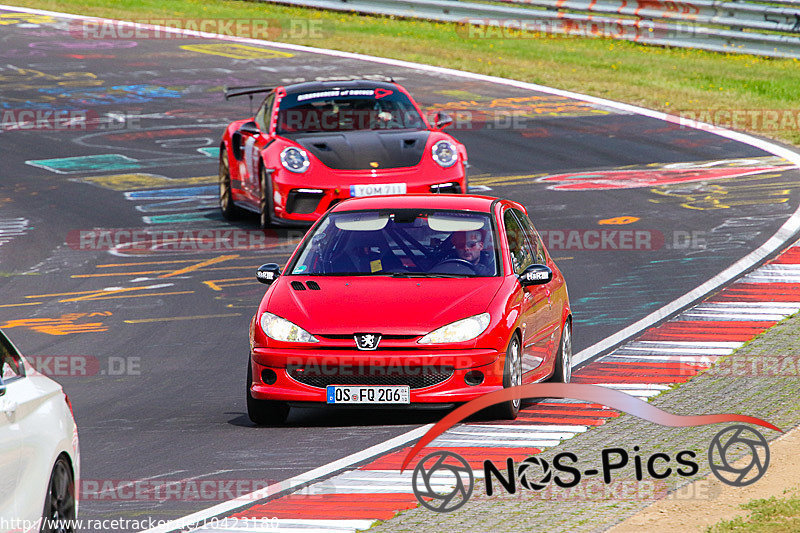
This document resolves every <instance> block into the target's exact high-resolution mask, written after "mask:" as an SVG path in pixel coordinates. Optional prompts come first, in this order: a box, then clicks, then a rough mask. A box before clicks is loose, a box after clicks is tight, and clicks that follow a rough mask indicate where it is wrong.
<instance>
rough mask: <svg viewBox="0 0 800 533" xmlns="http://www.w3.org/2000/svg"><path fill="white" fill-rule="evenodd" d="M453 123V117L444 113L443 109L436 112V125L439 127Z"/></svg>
mask: <svg viewBox="0 0 800 533" xmlns="http://www.w3.org/2000/svg"><path fill="white" fill-rule="evenodd" d="M452 123H453V117H451V116H450V115H448V114H447V113H445V112H444V111H439V112H438V113H436V127H437V128H439V129H443V128H446V127H447V126H449V125H450V124H452Z"/></svg>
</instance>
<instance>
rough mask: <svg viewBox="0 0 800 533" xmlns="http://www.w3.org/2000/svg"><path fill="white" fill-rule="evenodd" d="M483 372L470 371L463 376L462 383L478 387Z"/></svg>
mask: <svg viewBox="0 0 800 533" xmlns="http://www.w3.org/2000/svg"><path fill="white" fill-rule="evenodd" d="M483 379H484V377H483V372H481V371H480V370H470V371H469V372H467V373H466V374H464V383H466V384H467V385H469V386H471V387H474V386H475V385H480V384H481V383H483Z"/></svg>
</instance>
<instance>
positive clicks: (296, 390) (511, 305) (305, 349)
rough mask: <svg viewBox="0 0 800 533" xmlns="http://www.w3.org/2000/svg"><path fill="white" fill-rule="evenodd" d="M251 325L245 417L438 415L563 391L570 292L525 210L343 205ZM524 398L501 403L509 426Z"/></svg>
mask: <svg viewBox="0 0 800 533" xmlns="http://www.w3.org/2000/svg"><path fill="white" fill-rule="evenodd" d="M256 277H257V279H258V280H259V281H261V282H263V283H267V284H269V285H270V286H269V289H268V290H267V292H266V294H265V295H264V297H263V299H262V301H261V305H260V306H259V309H258V312H257V313H256V315H255V316H254V317H253V320H252V322H251V324H250V346H251V353H250V363H249V365H248V369H247V410H248V414H249V416H250V419H251V420H252V421H253V422H255V423H256V424H260V425H264V424H277V423H282V422H284V421H285V419H286V417H287V415H288V413H289V409H290V406H291V405H293V404H294V405H306V406H308V405H312V406H313V405H318V406H321V405H335V406H341V405H344V406H352V405H356V406H362V407H363V406H384V407H385V406H389V407H404V406H406V407H407V406H411V407H426V406H427V407H435V408H447V407H451V406H453V405H455V404H457V403H460V402H466V401H469V400H472V399H474V398H476V397H478V396H480V395H482V394H485V393H488V392H492V391H496V390H500V389H502V388H504V387H510V386H513V385H519V384H522V383H530V382H538V381H543V380H553V381H558V382H568V381H569V379H570V374H571V368H572V326H571V325H572V318H571V312H570V305H569V297H568V295H567V285H566V282H565V280H564V277H563V275H562V274H561V272H560V271H559V269H558V267H557V266H556V264H555V263H554V262H553V260H552V258H551V257H550V256H549V254H548V253H547V251H546V250H545V247H544V245H543V243H542V240H541V238H540V237H539V235H538V233H537V232H536V230H535V229H534V227H533V225H532V224H531V221H530V220H529V218H528V216H527V214H526V211H525V208H524V207H523V206H521V205H520V204H518V203H516V202H513V201H510V200H500V199H497V198H490V197H485V196H472V195H449V194H448V195H435V194H426V195H416V194H412V195H407V196H376V197H371V198H355V199H351V200H346V201H343V202H342V203H340V204H338V205H336V206H335V207H334V208H333V209H332V210H330V211H329V212H328V213H327V214H325V216H324V217H322V218H321V219H320V220H319V221H318V222H317V223H316V224H315V225H314V226H313V227H312V228H311V229H310V230H309V231H308V233H307V234H306V236H305V237H304V239H303V241H302V242H301V243H300V244H299V245H298V248H297V249H296V250H295V252H294V254H293V255H292V257H291V259H290V260H289V262H288V264H287V265H286V268H285V269H283V273H282V274H281V269H280V267H279V266H278V265H277V264H275V263H271V264H266V265H263V266H261V267H260V268H259V269H258V272H257V276H256ZM518 411H519V400H516V401H509V402H506V403H504V404H499V405H498V406H497V408H496V413H495V414H496V415H497V416H498V417H499V418H508V419H513V418H515V417H516V416H517V412H518Z"/></svg>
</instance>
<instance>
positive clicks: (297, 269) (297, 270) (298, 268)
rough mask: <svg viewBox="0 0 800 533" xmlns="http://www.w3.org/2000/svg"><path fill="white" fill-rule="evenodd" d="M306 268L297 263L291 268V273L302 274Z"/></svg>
mask: <svg viewBox="0 0 800 533" xmlns="http://www.w3.org/2000/svg"><path fill="white" fill-rule="evenodd" d="M307 268H308V267H307V266H306V265H297V266H296V267H294V270H292V274H302V273H303V272H305V271H306V269H307Z"/></svg>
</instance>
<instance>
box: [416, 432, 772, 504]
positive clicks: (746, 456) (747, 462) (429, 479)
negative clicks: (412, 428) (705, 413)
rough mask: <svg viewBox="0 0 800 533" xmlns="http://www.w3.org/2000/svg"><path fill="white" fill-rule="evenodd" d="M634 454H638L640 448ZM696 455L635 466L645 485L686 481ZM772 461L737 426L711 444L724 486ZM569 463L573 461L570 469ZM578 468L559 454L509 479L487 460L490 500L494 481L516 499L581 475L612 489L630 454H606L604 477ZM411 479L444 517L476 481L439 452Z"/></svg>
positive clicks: (711, 458)
mask: <svg viewBox="0 0 800 533" xmlns="http://www.w3.org/2000/svg"><path fill="white" fill-rule="evenodd" d="M635 449H637V450H638V447H636V448H635ZM606 452H611V453H606ZM695 455H696V454H695V453H694V452H691V451H688V450H684V451H681V452H679V453H678V454H676V457H677V463H676V465H673V466H669V461H670V460H671V459H670V457H669V456H668V455H667V454H663V453H656V454H653V455H652V456H650V457H649V458H648V457H645V458H641V457H639V456H638V455H637V456H636V457H634V459H635V460H634V461H633V462H634V463H635V465H636V468H635V470H636V478H637V479H638V480H641V479H642V477H643V474H644V473H645V472H646V473H647V474H649V475H650V476H651V477H653V478H655V479H663V478H665V477H668V476H669V475H671V474H672V473H673V472H675V473H677V474H679V475H682V476H684V477H685V476H690V475H694V474H696V473H697V471H698V470H699V467H698V465H697V464H696V462H694V461H693V458H694V457H695ZM769 455H770V454H769V445H768V443H767V440H766V439H765V438H764V436H763V435H762V434H761V433H759V432H758V431H756V430H755V429H752V428H750V427H748V426H745V425H734V426H729V427H727V428H725V429H723V430H722V431H720V432H719V433H717V434H716V435H715V436H714V438H713V439H712V440H711V444H710V446H709V448H708V463H709V466H710V467H711V471H712V472H713V473H714V475H715V476H716V477H717V478H718V479H719V480H720V481H722V482H723V483H726V484H728V485H732V486H735V487H744V486H747V485H750V484H752V483H755V482H756V481H758V480H759V479H760V478H761V476H763V475H764V473H765V472H766V470H767V467H768V466H769ZM564 458H568V460H569V464H567V462H566V461H565V460H564ZM612 459H613V460H612ZM737 460H738V461H737ZM577 462H578V461H577V456H575V455H574V454H572V453H569V452H564V453H560V454H557V455H556V456H555V457H554V458H553V462H552V464H550V463H549V462H548V461H546V460H545V459H542V458H539V457H535V456H534V457H529V458H527V459H525V460H523V461H521V462H520V463H519V464H516V465H515V463H514V461H513V459H511V458H508V459H507V469H506V473H505V474H503V473H502V471H501V470H500V469H498V468H497V467H496V466H495V465H494V463H492V462H491V461H488V460H486V461H484V463H483V468H484V479H485V480H486V494H487V496H491V495H492V494H493V493H494V492H496V490H495V489H494V488H493V486H496V485H497V484H494V485H493V483H492V478H493V477H494V479H495V480H496V481H498V482H499V485H500V486H502V487H503V488H504V489H505V491H506V492H508V493H511V494H514V493H516V491H517V485H519V486H521V487H522V488H524V489H526V490H531V491H540V490H543V489H545V488H546V487H548V486H549V485H550V484H551V483H553V482H554V483H555V484H556V485H559V486H560V487H564V488H569V487H574V486H575V485H577V484H578V483H579V482H580V479H581V476H582V475H585V476H592V475H598V474H601V473H602V476H603V481H604V482H605V483H606V484H608V483H610V482H611V472H613V471H614V470H619V469H622V468H623V467H625V466H626V465H627V464H629V461H628V454H627V453H626V452H625V451H624V450H622V449H621V448H613V449H610V450H604V451H603V454H602V463H603V465H602V472H601V471H598V470H597V469H589V470H585V471H581V470H579V469H578V468H576V465H577ZM643 465H646V468H643ZM559 474H562V475H563V477H562V476H559ZM411 479H412V486H413V490H414V495H415V496H416V497H417V500H418V501H419V502H420V504H422V505H423V506H424V507H426V508H428V509H430V510H431V511H436V512H439V513H448V512H451V511H455V510H456V509H458V508H459V507H461V506H462V505H464V504H465V503H466V502H467V501H468V500H469V498H470V496H472V491H473V488H474V481H475V479H474V476H473V473H472V469H471V468H470V466H469V463H467V461H465V460H464V458H463V457H461V456H460V455H458V454H456V453H453V452H448V451H438V452H434V453H432V454H430V455H427V456H426V457H425V458H423V459H422V460H421V461H420V462H419V463H418V464H417V466H416V468H415V469H414V474H413V476H412V478H411Z"/></svg>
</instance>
